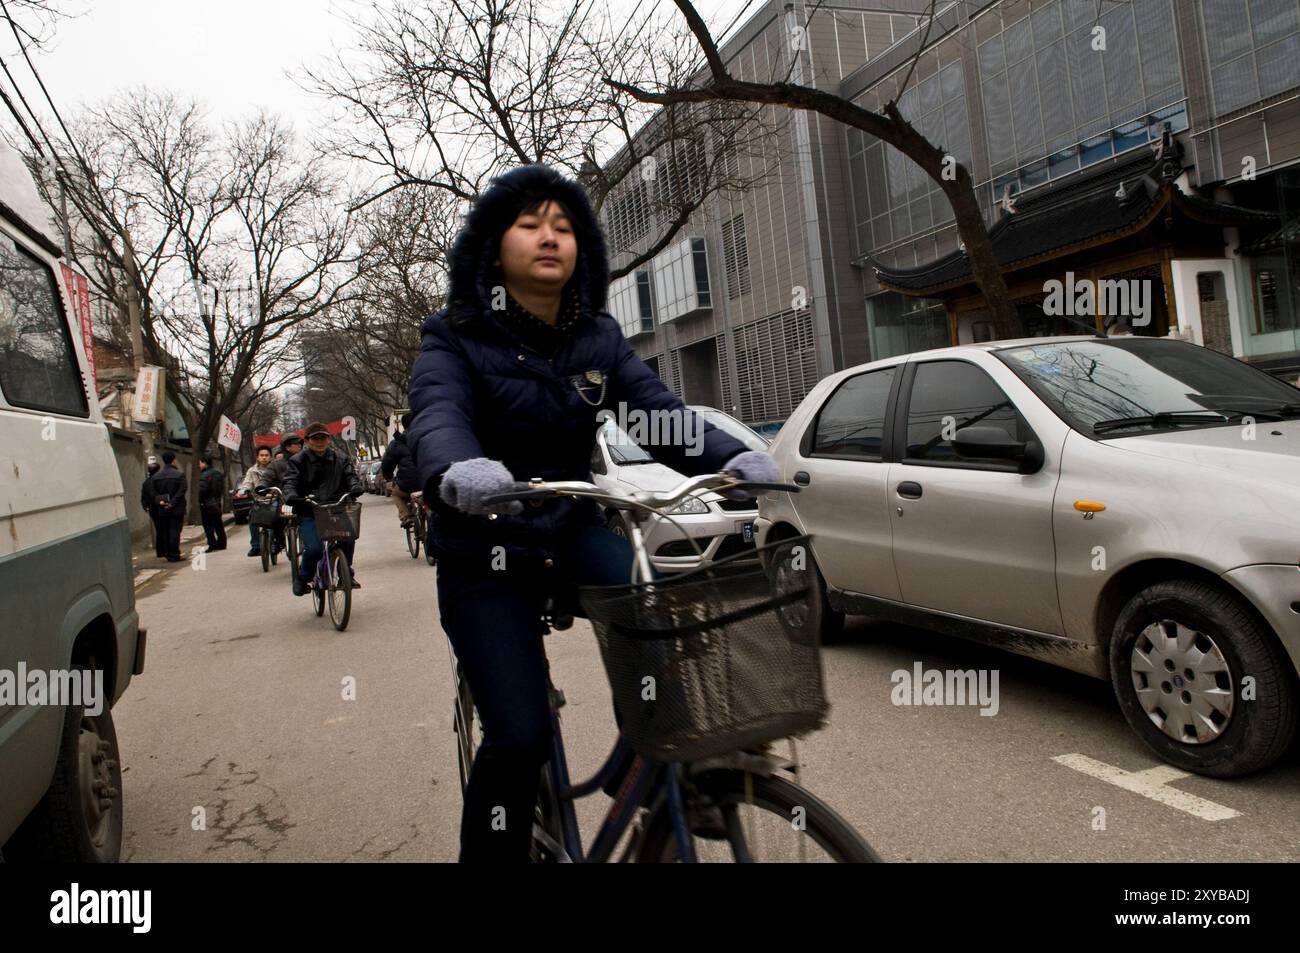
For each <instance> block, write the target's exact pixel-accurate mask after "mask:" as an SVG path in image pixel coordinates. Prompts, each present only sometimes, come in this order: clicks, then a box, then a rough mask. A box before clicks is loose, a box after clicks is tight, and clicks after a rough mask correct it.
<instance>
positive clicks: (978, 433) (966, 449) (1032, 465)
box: [952, 426, 1046, 473]
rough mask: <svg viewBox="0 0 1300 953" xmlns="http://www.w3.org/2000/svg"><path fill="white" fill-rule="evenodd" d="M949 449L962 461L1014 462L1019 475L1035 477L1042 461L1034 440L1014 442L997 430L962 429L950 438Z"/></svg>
mask: <svg viewBox="0 0 1300 953" xmlns="http://www.w3.org/2000/svg"><path fill="white" fill-rule="evenodd" d="M952 448H953V449H954V450H955V451H957V454H958V456H962V457H977V458H983V459H994V460H1014V461H1018V462H1019V464H1020V468H1019V469H1020V472H1021V473H1037V472H1038V471H1039V470H1041V469H1042V467H1043V463H1044V462H1045V460H1046V456H1045V454H1044V453H1043V445H1042V444H1041V443H1039V442H1038V441H1037V440H1033V439H1031V440H1024V441H1021V440H1016V439H1015V438H1014V437H1012V436H1010V435H1009V434H1008V433H1007V432H1006V431H1005V430H1003V429H1002V428H1001V427H978V426H977V427H963V428H961V429H960V430H958V431H957V433H956V434H955V435H954V436H953V440H952Z"/></svg>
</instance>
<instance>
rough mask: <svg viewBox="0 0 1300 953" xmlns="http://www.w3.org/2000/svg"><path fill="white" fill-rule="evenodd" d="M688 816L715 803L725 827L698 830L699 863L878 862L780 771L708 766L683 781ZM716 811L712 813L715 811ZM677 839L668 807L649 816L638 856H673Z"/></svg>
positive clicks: (652, 859) (653, 859)
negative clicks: (773, 773)
mask: <svg viewBox="0 0 1300 953" xmlns="http://www.w3.org/2000/svg"><path fill="white" fill-rule="evenodd" d="M684 793H685V794H686V800H687V805H688V816H689V815H691V814H692V813H695V814H697V816H698V814H699V813H700V812H701V811H707V810H710V809H711V808H716V809H717V811H718V812H719V813H720V814H721V817H722V821H723V824H724V826H725V828H726V833H725V835H724V834H723V833H722V832H721V831H715V832H713V833H711V834H708V835H696V836H694V837H693V838H692V839H693V841H694V844H695V854H696V859H697V860H698V861H699V862H700V863H751V862H759V863H796V864H814V863H817V864H861V863H879V862H880V857H879V855H877V854H876V852H875V851H874V850H872V849H871V845H870V844H868V843H867V842H866V841H865V840H863V838H862V835H860V834H859V833H858V832H857V831H856V830H855V829H854V828H853V825H851V824H849V822H848V821H846V820H844V818H842V817H840V816H839V815H838V814H837V813H835V811H834V810H833V809H832V808H831V807H830V806H829V805H827V804H826V803H825V802H824V801H822V800H821V799H820V798H818V797H816V796H815V795H813V794H812V793H811V792H809V791H806V790H804V789H803V788H801V787H800V786H799V785H797V784H794V783H793V782H791V781H787V780H785V779H784V778H777V777H763V776H762V775H756V774H748V776H747V772H745V771H740V770H734V769H725V770H718V771H708V772H705V773H703V774H700V775H697V776H695V777H693V778H691V779H690V780H689V781H688V782H687V783H686V790H685V792H684ZM714 816H715V817H716V815H714ZM678 859H679V858H678V851H677V840H676V838H674V837H673V828H672V820H671V818H670V817H669V815H668V808H667V806H666V805H665V806H663V807H661V808H660V809H659V810H657V811H656V812H655V816H654V817H653V818H651V820H650V822H649V824H648V826H647V829H646V836H645V840H644V841H643V842H642V844H641V850H640V851H639V852H638V854H637V862H638V863H675V862H676V861H677V860H678Z"/></svg>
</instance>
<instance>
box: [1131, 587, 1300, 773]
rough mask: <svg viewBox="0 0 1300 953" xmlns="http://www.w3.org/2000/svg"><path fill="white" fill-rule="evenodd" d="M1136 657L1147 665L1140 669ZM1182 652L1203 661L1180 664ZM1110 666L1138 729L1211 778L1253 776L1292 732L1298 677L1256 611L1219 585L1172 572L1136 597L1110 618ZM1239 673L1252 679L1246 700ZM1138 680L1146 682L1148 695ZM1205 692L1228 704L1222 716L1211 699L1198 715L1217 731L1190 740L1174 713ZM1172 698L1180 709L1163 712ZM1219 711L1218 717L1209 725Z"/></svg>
mask: <svg viewBox="0 0 1300 953" xmlns="http://www.w3.org/2000/svg"><path fill="white" fill-rule="evenodd" d="M1171 636H1172V637H1173V641H1172V642H1171V643H1170V644H1169V646H1168V649H1167V650H1166V649H1165V648H1162V645H1163V644H1164V643H1163V641H1162V640H1163V639H1165V638H1169V637H1171ZM1153 638H1154V639H1155V640H1158V641H1153ZM1158 643H1159V644H1158ZM1184 643H1186V645H1187V648H1186V649H1184V648H1182V646H1183V645H1184ZM1143 659H1149V660H1151V661H1152V663H1153V664H1151V666H1150V668H1149V670H1147V671H1143V668H1144V667H1146V666H1144V664H1143V662H1142V660H1143ZM1188 659H1191V660H1194V661H1192V663H1191V664H1196V665H1198V666H1200V665H1203V666H1204V669H1203V670H1202V671H1200V672H1197V671H1195V670H1193V669H1191V668H1182V669H1180V664H1181V662H1183V661H1185V660H1188ZM1201 659H1204V662H1202V661H1200V660H1201ZM1135 662H1136V663H1137V667H1138V672H1137V677H1135V675H1134V668H1135ZM1171 666H1172V667H1171ZM1216 667H1217V668H1219V669H1222V668H1224V667H1226V672H1223V671H1215V670H1214V669H1215V668H1216ZM1110 672H1111V684H1112V686H1113V687H1114V689H1115V695H1116V698H1118V700H1119V705H1120V709H1121V710H1122V711H1123V712H1124V717H1125V718H1126V719H1128V723H1129V724H1130V725H1131V726H1132V727H1133V730H1134V731H1136V732H1137V735H1138V737H1139V738H1141V739H1142V741H1143V742H1144V743H1145V744H1146V745H1147V747H1149V748H1150V749H1151V750H1152V751H1154V752H1155V753H1156V754H1157V755H1159V756H1160V758H1162V759H1163V760H1165V761H1167V762H1169V763H1170V764H1172V765H1175V766H1176V767H1179V768H1183V769H1184V770H1187V771H1192V772H1195V773H1196V774H1203V775H1207V776H1209V777H1215V778H1235V777H1241V776H1242V775H1246V774H1251V773H1253V772H1256V771H1260V770H1262V769H1264V768H1266V767H1268V766H1269V765H1270V764H1272V763H1273V762H1275V761H1276V760H1277V759H1278V758H1280V757H1281V756H1282V755H1283V754H1284V753H1285V752H1286V750H1287V748H1288V747H1289V746H1290V744H1291V741H1292V739H1293V738H1294V736H1295V730H1296V718H1297V698H1296V684H1295V682H1296V677H1295V672H1294V670H1293V668H1292V666H1291V664H1290V662H1289V661H1288V660H1287V658H1286V657H1285V656H1284V655H1283V653H1282V650H1281V649H1280V648H1279V647H1278V645H1277V644H1276V642H1275V641H1274V639H1273V638H1272V633H1271V632H1270V631H1269V630H1268V629H1267V628H1266V627H1265V626H1264V624H1263V623H1262V622H1260V620H1259V619H1258V618H1257V617H1256V616H1255V615H1254V613H1252V612H1251V611H1250V610H1249V608H1248V607H1247V606H1246V605H1245V604H1243V603H1242V601H1241V600H1240V599H1239V598H1238V597H1237V596H1236V595H1235V594H1234V593H1232V592H1230V591H1228V590H1226V589H1223V588H1220V587H1218V586H1214V585H1211V584H1208V583H1204V582H1195V581H1192V580H1173V581H1168V582H1161V583H1157V584H1155V585H1153V586H1150V587H1148V588H1147V589H1144V590H1143V591H1141V592H1139V593H1138V594H1137V595H1135V596H1134V597H1133V598H1132V599H1130V600H1129V602H1128V604H1127V605H1125V606H1124V608H1123V609H1122V610H1121V611H1120V614H1119V617H1118V618H1117V619H1116V620H1115V626H1114V629H1113V630H1112V635H1111V641H1110ZM1185 673H1186V674H1185ZM1166 675H1168V678H1167V679H1166V678H1165V676H1166ZM1189 675H1190V676H1192V677H1191V678H1188V676H1189ZM1246 677H1253V679H1254V684H1253V697H1252V698H1247V697H1244V696H1246V695H1247V692H1246V691H1245V686H1246V684H1247V683H1245V682H1244V681H1243V680H1244V679H1245V678H1246ZM1157 679H1158V681H1157ZM1141 685H1147V686H1149V687H1148V688H1147V689H1146V691H1145V693H1143V692H1142V690H1141V688H1140V686H1141ZM1198 685H1199V686H1200V688H1199V690H1198ZM1189 688H1190V689H1192V691H1188V689H1189ZM1193 692H1195V694H1193ZM1224 692H1227V696H1226V698H1225V696H1224V694H1223V693H1224ZM1208 697H1213V698H1214V699H1215V700H1216V701H1217V702H1219V703H1223V702H1225V701H1226V702H1227V706H1228V708H1229V710H1228V712H1227V713H1226V714H1224V713H1223V712H1222V711H1221V710H1219V708H1217V707H1215V706H1214V705H1210V706H1209V707H1210V709H1211V714H1210V716H1209V717H1206V718H1203V719H1202V721H1203V722H1208V723H1210V724H1202V729H1203V730H1204V731H1207V732H1208V731H1216V734H1215V735H1214V736H1212V737H1210V738H1209V739H1208V740H1202V741H1200V742H1196V741H1194V740H1192V739H1191V738H1190V737H1189V733H1188V732H1187V731H1186V729H1185V728H1183V727H1181V726H1179V725H1177V723H1176V722H1174V721H1173V719H1174V717H1176V716H1177V714H1178V713H1180V712H1183V713H1185V712H1186V709H1185V708H1184V707H1183V706H1182V704H1181V702H1182V700H1184V699H1187V700H1189V701H1191V702H1195V701H1200V700H1201V699H1202V698H1208ZM1144 699H1145V701H1144ZM1166 699H1168V704H1166V701H1165V700H1166ZM1206 704H1209V703H1208V702H1207V703H1206ZM1162 705H1163V706H1164V708H1162V707H1161V706H1162ZM1170 705H1172V706H1177V707H1175V708H1173V710H1171V711H1168V712H1166V711H1165V708H1169V707H1170ZM1148 707H1152V708H1153V712H1151V713H1149V712H1148ZM1204 707H1205V706H1204V705H1202V708H1203V709H1204ZM1216 713H1217V714H1216ZM1185 717H1191V716H1190V715H1185ZM1220 717H1221V718H1223V719H1224V720H1223V722H1222V724H1215V721H1216V719H1217V718H1220ZM1164 725H1167V726H1168V730H1166V728H1165V727H1163V726H1164ZM1192 727H1193V728H1194V727H1195V726H1192ZM1178 734H1181V735H1182V738H1181V739H1180V738H1179V737H1175V735H1178Z"/></svg>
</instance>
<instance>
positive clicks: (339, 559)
mask: <svg viewBox="0 0 1300 953" xmlns="http://www.w3.org/2000/svg"><path fill="white" fill-rule="evenodd" d="M330 567H331V568H332V569H333V570H334V585H332V586H330V591H329V602H330V621H332V622H333V623H334V628H336V629H338V630H339V631H340V632H342V631H343V630H344V629H346V628H347V627H348V619H349V618H350V617H351V615H352V568H351V567H350V566H349V565H348V558H347V557H346V556H344V555H343V550H341V549H336V550H334V551H333V552H332V553H330Z"/></svg>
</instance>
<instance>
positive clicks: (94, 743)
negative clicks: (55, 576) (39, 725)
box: [4, 666, 122, 864]
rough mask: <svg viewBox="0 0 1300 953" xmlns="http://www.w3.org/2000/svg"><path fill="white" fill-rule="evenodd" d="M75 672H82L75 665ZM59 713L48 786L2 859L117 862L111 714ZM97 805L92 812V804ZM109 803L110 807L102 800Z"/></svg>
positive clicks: (117, 788) (118, 808) (117, 768)
mask: <svg viewBox="0 0 1300 953" xmlns="http://www.w3.org/2000/svg"><path fill="white" fill-rule="evenodd" d="M73 671H78V672H79V671H81V668H80V667H79V666H73ZM103 704H104V710H103V711H101V712H100V713H99V714H98V715H88V714H86V713H85V712H84V710H83V707H82V706H81V705H68V706H67V707H66V708H65V709H64V712H63V733H62V735H61V737H60V742H59V754H58V760H57V761H56V762H55V765H54V778H53V780H51V781H50V786H49V789H48V790H47V791H46V792H45V795H44V797H42V798H41V800H40V801H39V802H38V803H37V805H36V807H35V808H33V809H32V812H31V813H30V814H28V815H27V817H26V819H25V820H24V821H23V822H22V824H21V825H19V827H18V830H17V831H15V832H14V834H13V836H11V837H10V838H9V841H8V843H6V844H5V845H4V859H5V861H6V862H12V861H17V862H20V863H21V862H24V861H29V862H41V863H73V864H87V863H116V862H117V860H118V858H119V856H120V855H121V852H122V765H121V760H122V759H121V753H120V751H119V750H118V746H117V731H116V729H115V728H114V727H113V713H112V710H111V709H110V708H109V707H108V700H107V699H105V700H104V703H103ZM92 801H93V802H95V804H96V807H95V809H94V813H93V814H89V813H88V811H90V810H91V807H90V805H91V802H92ZM105 801H108V802H109V804H108V807H106V808H105V807H104V806H103V804H104V802H105Z"/></svg>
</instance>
